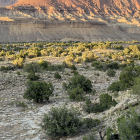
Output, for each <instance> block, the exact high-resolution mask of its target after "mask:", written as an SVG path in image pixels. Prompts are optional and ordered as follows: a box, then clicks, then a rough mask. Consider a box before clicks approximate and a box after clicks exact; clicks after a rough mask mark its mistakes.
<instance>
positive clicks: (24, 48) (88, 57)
mask: <svg viewBox="0 0 140 140" xmlns="http://www.w3.org/2000/svg"><path fill="white" fill-rule="evenodd" d="M114 43H115V45H114ZM125 43H127V44H132V45H130V46H129V47H126V48H124V47H123V45H119V44H120V42H109V41H107V42H103V41H102V42H72V41H70V42H40V43H17V44H8V45H1V46H0V57H1V60H8V61H11V60H12V63H13V64H14V65H15V66H16V67H18V68H22V67H23V64H24V63H25V62H26V59H27V58H29V59H33V58H36V57H42V58H43V57H59V58H61V57H64V58H65V62H66V63H67V64H68V65H73V64H75V63H83V62H86V63H90V62H93V61H100V60H101V58H103V60H104V61H106V60H107V59H110V60H115V61H118V62H119V63H120V64H121V63H122V64H126V65H131V64H133V63H134V61H135V60H138V59H139V57H140V46H139V45H138V44H135V43H137V41H133V42H123V41H121V44H125ZM117 44H118V45H117ZM133 44H134V45H133ZM99 54H102V56H100V55H99ZM102 66H103V67H104V65H102ZM102 66H101V65H100V67H99V68H100V69H102ZM50 69H53V68H52V67H50Z"/></svg>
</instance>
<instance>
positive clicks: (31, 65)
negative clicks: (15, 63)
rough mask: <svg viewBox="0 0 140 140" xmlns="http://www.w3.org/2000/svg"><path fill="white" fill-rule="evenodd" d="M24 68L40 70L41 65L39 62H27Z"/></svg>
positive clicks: (34, 70) (26, 69)
mask: <svg viewBox="0 0 140 140" xmlns="http://www.w3.org/2000/svg"><path fill="white" fill-rule="evenodd" d="M23 70H24V71H25V72H34V73H35V72H40V71H41V66H40V65H39V64H38V63H35V62H33V63H30V64H26V65H25V66H24V67H23Z"/></svg>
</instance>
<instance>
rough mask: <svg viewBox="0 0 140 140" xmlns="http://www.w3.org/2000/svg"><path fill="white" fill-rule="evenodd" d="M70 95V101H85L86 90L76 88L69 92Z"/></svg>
mask: <svg viewBox="0 0 140 140" xmlns="http://www.w3.org/2000/svg"><path fill="white" fill-rule="evenodd" d="M68 93H69V99H71V100H74V101H82V100H84V97H83V93H84V90H83V89H82V88H79V87H76V88H74V89H72V90H69V91H68Z"/></svg>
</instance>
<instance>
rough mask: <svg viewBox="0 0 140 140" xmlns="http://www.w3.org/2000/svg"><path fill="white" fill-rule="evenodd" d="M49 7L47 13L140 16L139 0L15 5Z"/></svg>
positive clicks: (40, 0) (23, 1)
mask: <svg viewBox="0 0 140 140" xmlns="http://www.w3.org/2000/svg"><path fill="white" fill-rule="evenodd" d="M18 6H34V7H35V6H40V7H43V6H44V7H47V13H54V12H56V11H58V12H60V13H63V14H64V13H75V14H76V13H77V14H80V13H81V14H90V13H92V14H95V15H97V14H99V15H121V16H126V15H127V16H139V10H140V1H139V0H79V1H77V0H30V1H29V0H19V1H18V2H17V3H16V4H14V7H18Z"/></svg>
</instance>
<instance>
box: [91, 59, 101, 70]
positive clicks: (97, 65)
mask: <svg viewBox="0 0 140 140" xmlns="http://www.w3.org/2000/svg"><path fill="white" fill-rule="evenodd" d="M91 66H92V67H95V68H96V69H98V70H103V69H104V66H103V64H102V63H100V62H98V61H94V62H92V64H91Z"/></svg>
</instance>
